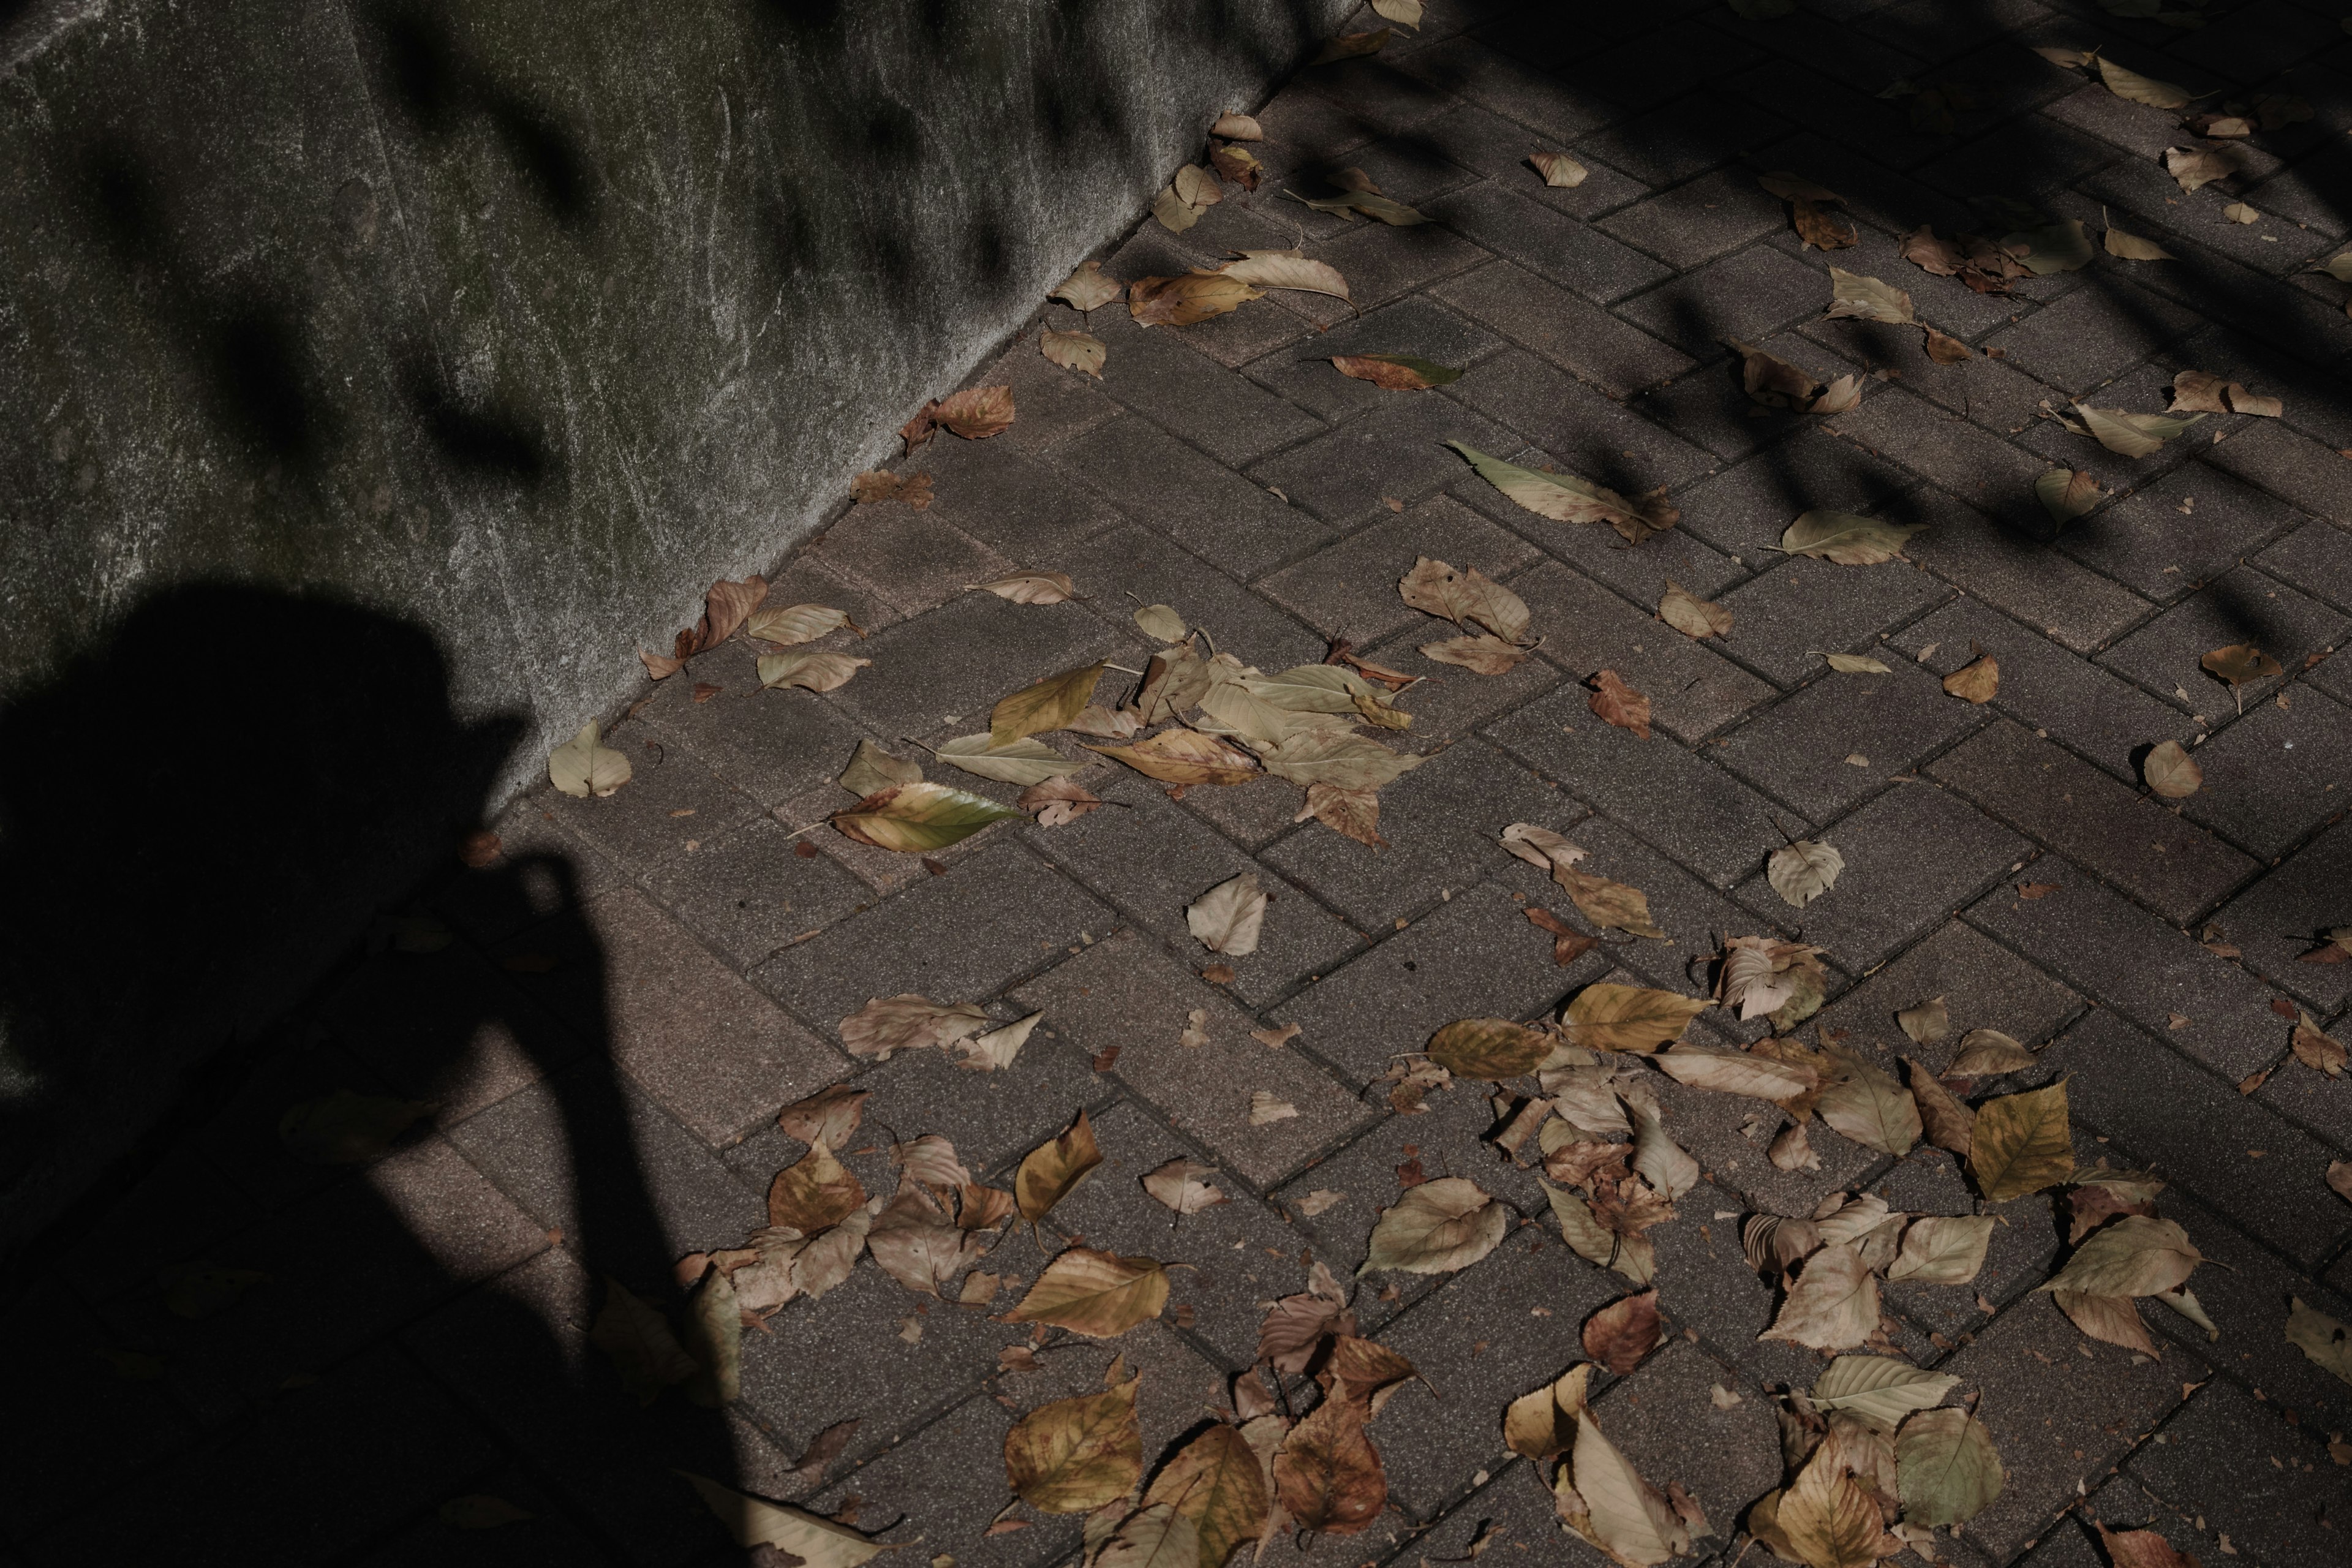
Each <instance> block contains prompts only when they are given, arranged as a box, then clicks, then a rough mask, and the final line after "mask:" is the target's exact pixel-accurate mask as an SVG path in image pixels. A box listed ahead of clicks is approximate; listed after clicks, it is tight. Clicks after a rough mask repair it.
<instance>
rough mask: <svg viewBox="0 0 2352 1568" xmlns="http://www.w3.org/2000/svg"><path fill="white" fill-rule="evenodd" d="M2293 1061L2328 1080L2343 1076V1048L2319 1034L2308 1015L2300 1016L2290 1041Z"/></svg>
mask: <svg viewBox="0 0 2352 1568" xmlns="http://www.w3.org/2000/svg"><path fill="white" fill-rule="evenodd" d="M2291 1043H2292V1045H2293V1047H2294V1059H2295V1060H2297V1061H2299V1062H2301V1063H2302V1064H2303V1065H2304V1066H2305V1067H2307V1068H2315V1069H2317V1070H2318V1071H2320V1072H2324V1073H2326V1075H2327V1076H2328V1077H2329V1078H2342V1077H2343V1076H2344V1047H2343V1046H2342V1045H2340V1044H2338V1043H2337V1042H2336V1040H2335V1039H2333V1038H2332V1037H2329V1036H2327V1035H2326V1034H2324V1033H2322V1032H2321V1030H2320V1027H2319V1026H2318V1025H2317V1024H2315V1023H2314V1022H2313V1021H2312V1016H2311V1015H2310V1014H2309V1013H2304V1014H2302V1015H2300V1017H2299V1020H2298V1021H2297V1023H2296V1024H2295V1026H2294V1037H2293V1039H2292V1042H2291Z"/></svg>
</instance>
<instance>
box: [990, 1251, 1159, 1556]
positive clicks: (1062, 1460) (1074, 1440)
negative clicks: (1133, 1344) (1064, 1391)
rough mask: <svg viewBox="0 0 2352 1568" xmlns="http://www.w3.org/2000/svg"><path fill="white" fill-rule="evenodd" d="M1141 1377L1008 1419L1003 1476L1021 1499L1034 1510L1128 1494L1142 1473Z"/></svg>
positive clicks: (1077, 1506) (1083, 1506) (1099, 1502)
mask: <svg viewBox="0 0 2352 1568" xmlns="http://www.w3.org/2000/svg"><path fill="white" fill-rule="evenodd" d="M1162 1278H1163V1279H1164V1278H1165V1276H1164V1275H1163V1276H1162ZM1140 1381H1141V1380H1140V1379H1139V1378H1129V1379H1128V1380H1127V1381H1126V1382H1124V1383H1121V1384H1117V1385H1116V1386H1114V1387H1110V1388H1106V1389H1104V1390H1102V1391H1101V1392H1100V1393H1098V1394H1079V1395H1077V1396H1076V1398H1072V1399H1057V1400H1055V1401H1054V1402H1053V1403H1051V1404H1049V1405H1039V1406H1038V1407H1037V1408H1036V1409H1034V1410H1033V1411H1031V1412H1029V1414H1028V1415H1024V1416H1023V1417H1022V1418H1021V1419H1020V1420H1019V1421H1017V1422H1015V1423H1013V1428H1012V1430H1011V1431H1009V1432H1007V1433H1006V1434H1005V1435H1004V1478H1005V1481H1006V1483H1007V1484H1008V1485H1010V1486H1011V1487H1012V1489H1013V1491H1014V1492H1015V1493H1016V1494H1017V1495H1018V1496H1019V1497H1020V1499H1021V1500H1022V1501H1024V1502H1025V1503H1027V1504H1028V1505H1029V1506H1030V1507H1032V1508H1034V1509H1036V1510H1038V1511H1039V1512H1041V1513H1085V1512H1087V1511H1088V1510H1092V1509H1097V1508H1100V1507H1102V1506H1103V1505H1104V1504H1105V1503H1108V1502H1110V1501H1113V1500H1116V1499H1118V1498H1123V1497H1125V1496H1126V1495H1127V1494H1128V1491H1129V1489H1130V1488H1132V1487H1133V1486H1134V1485H1135V1484H1136V1482H1137V1481H1139V1480H1140V1479H1142V1477H1143V1433H1142V1427H1141V1424H1140V1422H1139V1420H1138V1419H1137V1416H1136V1409H1135V1394H1136V1388H1137V1385H1138V1384H1139V1383H1140Z"/></svg>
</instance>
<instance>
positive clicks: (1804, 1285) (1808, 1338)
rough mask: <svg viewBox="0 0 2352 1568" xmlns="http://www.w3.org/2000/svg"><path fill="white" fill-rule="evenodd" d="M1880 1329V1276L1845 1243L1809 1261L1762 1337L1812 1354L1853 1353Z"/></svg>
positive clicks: (1823, 1250) (1821, 1252) (1824, 1251)
mask: <svg viewBox="0 0 2352 1568" xmlns="http://www.w3.org/2000/svg"><path fill="white" fill-rule="evenodd" d="M1877 1327H1878V1280H1877V1278H1876V1277H1875V1276H1874V1275H1873V1274H1872V1273H1871V1272H1870V1269H1869V1268H1867V1267H1866V1266H1865V1265H1864V1262H1863V1259H1862V1254H1861V1253H1860V1252H1859V1251H1857V1250H1856V1249H1855V1247H1853V1244H1852V1243H1850V1242H1841V1243H1839V1244H1838V1245H1836V1246H1834V1247H1822V1249H1821V1250H1820V1251H1819V1252H1816V1253H1814V1254H1813V1255H1812V1256H1811V1258H1806V1259H1805V1263H1804V1268H1803V1271H1802V1272H1801V1273H1800V1274H1799V1275H1798V1276H1797V1279H1796V1283H1794V1284H1793V1285H1791V1286H1790V1287H1789V1299H1788V1300H1786V1301H1784V1302H1782V1303H1781V1305H1780V1316H1778V1317H1777V1318H1775V1319H1773V1321H1772V1326H1771V1327H1770V1328H1769V1329H1767V1330H1765V1331H1764V1332H1762V1333H1761V1334H1759V1335H1758V1336H1757V1338H1759V1339H1763V1340H1787V1341H1789V1342H1790V1343H1792V1344H1800V1345H1804V1346H1806V1347H1808V1348H1809V1349H1812V1350H1821V1351H1837V1350H1852V1349H1853V1347H1854V1346H1856V1345H1859V1344H1861V1343H1863V1342H1864V1341H1866V1340H1867V1339H1869V1338H1870V1336H1871V1334H1872V1333H1873V1332H1874V1331H1875V1330H1876V1329H1877Z"/></svg>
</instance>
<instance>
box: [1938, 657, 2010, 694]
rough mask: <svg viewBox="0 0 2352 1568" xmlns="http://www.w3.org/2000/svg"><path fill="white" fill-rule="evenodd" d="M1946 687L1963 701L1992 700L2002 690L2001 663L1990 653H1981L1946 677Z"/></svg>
mask: <svg viewBox="0 0 2352 1568" xmlns="http://www.w3.org/2000/svg"><path fill="white" fill-rule="evenodd" d="M1944 689H1945V690H1946V691H1948V692H1950V693H1951V694H1952V695H1953V696H1955V697H1957V698H1958V699H1959V700H1961V701H1963V702H1977V703H1984V702H1990V701H1991V700H1993V698H1994V697H1995V696H1997V695H1998V694H1999V693H2000V663H1999V662H1998V661H1997V660H1995V659H1994V658H1993V657H1992V655H1990V654H1989V653H1988V654H1982V655H1979V657H1978V658H1975V659H1974V660H1972V661H1971V662H1969V663H1968V664H1965V665H1962V666H1961V667H1960V668H1958V669H1956V670H1954V671H1952V673H1951V674H1949V675H1948V676H1946V677H1944Z"/></svg>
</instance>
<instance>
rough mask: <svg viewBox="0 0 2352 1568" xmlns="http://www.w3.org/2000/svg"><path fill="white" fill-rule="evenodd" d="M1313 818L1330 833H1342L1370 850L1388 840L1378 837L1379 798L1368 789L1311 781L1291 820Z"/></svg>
mask: <svg viewBox="0 0 2352 1568" xmlns="http://www.w3.org/2000/svg"><path fill="white" fill-rule="evenodd" d="M1310 816H1311V817H1313V818H1314V819H1315V820H1316V821H1318V822H1319V823H1321V824H1322V825H1323V826H1326V827H1328V828H1329V829H1331V830H1332V831H1333V832H1334V833H1339V834H1344V835H1345V836H1346V837H1349V838H1352V839H1354V840H1355V841H1356V842H1357V843H1359V844H1364V845H1369V846H1370V847H1372V848H1374V849H1379V848H1383V847H1386V846H1387V844H1388V840H1387V839H1385V838H1383V837H1381V797H1380V796H1379V795H1375V794H1373V793H1372V792H1371V791H1370V790H1360V789H1339V788H1337V787H1335V786H1333V785H1331V784H1308V785H1307V802H1306V804H1305V805H1302V806H1300V807H1299V808H1298V815H1297V816H1294V817H1292V818H1291V820H1292V821H1293V822H1304V821H1306V820H1307V818H1308V817H1310Z"/></svg>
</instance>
